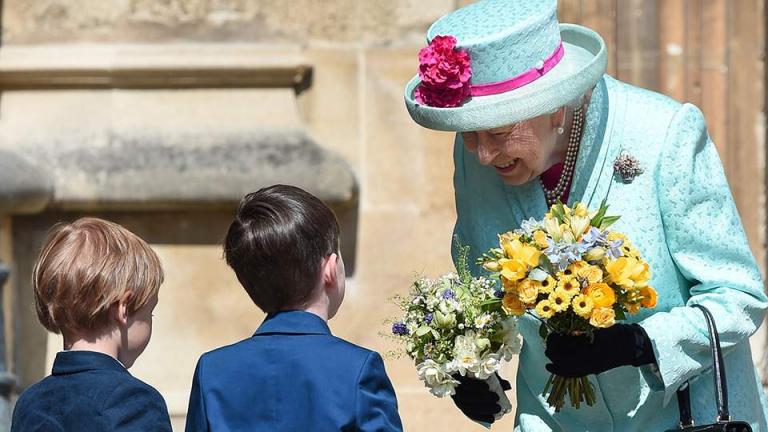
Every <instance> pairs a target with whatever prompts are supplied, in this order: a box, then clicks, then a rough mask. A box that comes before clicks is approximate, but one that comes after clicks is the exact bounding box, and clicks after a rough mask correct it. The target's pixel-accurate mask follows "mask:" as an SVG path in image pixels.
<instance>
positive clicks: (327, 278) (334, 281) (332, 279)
mask: <svg viewBox="0 0 768 432" xmlns="http://www.w3.org/2000/svg"><path fill="white" fill-rule="evenodd" d="M338 265H339V256H338V255H337V254H335V253H332V254H330V255H329V256H328V258H326V259H325V261H324V263H323V288H330V287H335V286H337V285H338V282H339V281H338V273H337V272H336V270H337V267H338Z"/></svg>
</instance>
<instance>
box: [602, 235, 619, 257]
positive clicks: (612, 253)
mask: <svg viewBox="0 0 768 432" xmlns="http://www.w3.org/2000/svg"><path fill="white" fill-rule="evenodd" d="M623 244H624V240H622V239H617V240H614V241H612V242H608V250H607V251H605V254H606V255H608V257H609V258H611V259H616V258H618V257H620V256H624V252H622V251H621V246H622V245H623Z"/></svg>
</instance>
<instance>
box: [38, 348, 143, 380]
mask: <svg viewBox="0 0 768 432" xmlns="http://www.w3.org/2000/svg"><path fill="white" fill-rule="evenodd" d="M89 370H111V371H115V372H123V373H128V370H127V369H126V368H125V367H124V366H123V365H122V364H120V362H119V361H117V360H116V359H114V358H113V357H110V356H108V355H106V354H103V353H100V352H96V351H61V352H59V353H57V354H56V359H55V360H54V361H53V370H52V371H51V373H52V374H53V375H66V374H73V373H78V372H85V371H89Z"/></svg>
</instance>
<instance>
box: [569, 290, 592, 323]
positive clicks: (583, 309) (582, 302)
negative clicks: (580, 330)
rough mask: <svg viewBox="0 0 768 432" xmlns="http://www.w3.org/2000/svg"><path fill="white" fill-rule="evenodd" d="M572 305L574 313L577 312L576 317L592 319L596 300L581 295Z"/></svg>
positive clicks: (575, 298) (574, 299)
mask: <svg viewBox="0 0 768 432" xmlns="http://www.w3.org/2000/svg"><path fill="white" fill-rule="evenodd" d="M571 304H572V305H573V311H574V312H576V315H578V316H580V317H582V318H586V319H589V318H590V316H591V315H592V309H594V307H595V302H594V300H592V298H591V297H589V296H586V295H584V294H579V295H577V296H576V297H574V298H573V300H572V301H571Z"/></svg>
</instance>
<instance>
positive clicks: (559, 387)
mask: <svg viewBox="0 0 768 432" xmlns="http://www.w3.org/2000/svg"><path fill="white" fill-rule="evenodd" d="M541 395H542V396H546V397H547V403H548V404H549V406H551V407H553V408H555V412H557V411H560V410H561V409H562V408H563V407H564V406H565V401H566V398H568V399H570V401H569V402H570V404H571V406H572V407H575V408H579V406H580V405H581V403H582V402H585V403H586V404H587V405H589V406H592V405H594V404H595V391H594V389H593V388H592V383H590V382H589V379H588V378H587V377H581V378H565V377H561V376H557V375H550V377H549V380H547V384H546V385H545V386H544V391H543V392H542V393H541Z"/></svg>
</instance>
